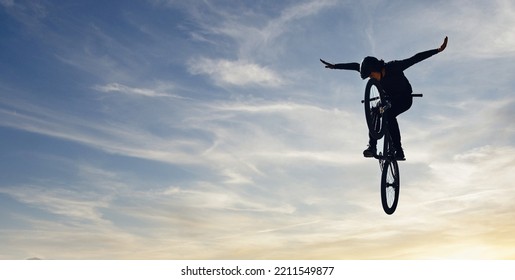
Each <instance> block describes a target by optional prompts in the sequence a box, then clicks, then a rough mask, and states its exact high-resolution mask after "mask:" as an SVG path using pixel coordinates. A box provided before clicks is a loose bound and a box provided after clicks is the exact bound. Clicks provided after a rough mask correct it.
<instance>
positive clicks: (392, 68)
mask: <svg viewBox="0 0 515 280" xmlns="http://www.w3.org/2000/svg"><path fill="white" fill-rule="evenodd" d="M437 53H438V49H434V50H429V51H425V52H420V53H417V54H416V55H414V56H412V57H410V58H407V59H404V60H394V61H390V62H387V63H386V64H385V65H384V67H385V75H384V77H383V78H382V79H381V81H380V83H381V86H382V87H383V89H384V90H385V91H386V92H387V93H388V94H390V95H391V96H392V97H393V98H395V99H397V98H401V99H402V98H411V93H412V92H413V90H412V88H411V84H410V83H409V81H408V79H407V78H406V76H404V70H406V69H408V68H409V67H411V66H412V65H413V64H416V63H418V62H420V61H422V60H424V59H427V58H429V57H431V56H433V55H435V54H437ZM359 67H360V65H359V63H357V62H353V63H339V64H335V65H334V68H335V69H343V70H355V71H358V72H359Z"/></svg>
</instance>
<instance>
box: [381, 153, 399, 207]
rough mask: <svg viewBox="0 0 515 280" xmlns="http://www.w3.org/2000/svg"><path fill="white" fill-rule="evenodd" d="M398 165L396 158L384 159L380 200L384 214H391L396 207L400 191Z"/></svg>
mask: <svg viewBox="0 0 515 280" xmlns="http://www.w3.org/2000/svg"><path fill="white" fill-rule="evenodd" d="M400 186H401V183H400V174H399V165H398V164H397V161H396V160H388V159H387V160H386V161H385V162H384V165H383V174H382V176H381V202H382V204H383V210H384V212H385V213H386V214H388V215H391V214H393V212H395V209H397V203H398V202H399V192H400Z"/></svg>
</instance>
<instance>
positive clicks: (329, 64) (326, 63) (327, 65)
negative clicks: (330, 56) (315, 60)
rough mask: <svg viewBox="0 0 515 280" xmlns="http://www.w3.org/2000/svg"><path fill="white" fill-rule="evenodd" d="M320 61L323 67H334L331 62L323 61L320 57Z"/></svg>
mask: <svg viewBox="0 0 515 280" xmlns="http://www.w3.org/2000/svg"><path fill="white" fill-rule="evenodd" d="M320 62H322V63H323V64H325V68H329V69H334V64H331V63H329V62H326V61H323V60H322V59H320Z"/></svg>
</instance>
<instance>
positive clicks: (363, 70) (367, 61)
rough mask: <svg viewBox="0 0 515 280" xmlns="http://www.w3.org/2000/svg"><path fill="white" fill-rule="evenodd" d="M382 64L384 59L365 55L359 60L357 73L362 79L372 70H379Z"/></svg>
mask: <svg viewBox="0 0 515 280" xmlns="http://www.w3.org/2000/svg"><path fill="white" fill-rule="evenodd" d="M383 66H384V61H382V60H379V59H377V58H375V57H373V56H367V57H365V58H364V59H363V61H362V62H361V66H360V68H359V73H360V74H361V78H362V79H363V80H364V79H366V78H368V77H369V76H370V73H372V72H381V69H382V68H383Z"/></svg>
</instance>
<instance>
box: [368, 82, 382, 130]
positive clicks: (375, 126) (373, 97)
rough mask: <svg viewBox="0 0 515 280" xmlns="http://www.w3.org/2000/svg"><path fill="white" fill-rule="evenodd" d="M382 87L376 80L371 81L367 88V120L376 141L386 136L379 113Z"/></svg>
mask: <svg viewBox="0 0 515 280" xmlns="http://www.w3.org/2000/svg"><path fill="white" fill-rule="evenodd" d="M381 90H382V89H381V85H380V84H379V82H378V81H377V80H376V79H369V80H368V83H367V86H366V87H365V99H364V101H363V103H364V105H365V118H366V120H367V126H368V131H369V133H370V136H371V137H372V138H374V139H380V138H381V137H383V135H384V125H383V117H382V115H381V113H380V112H379V107H380V106H381V98H382V94H381Z"/></svg>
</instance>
